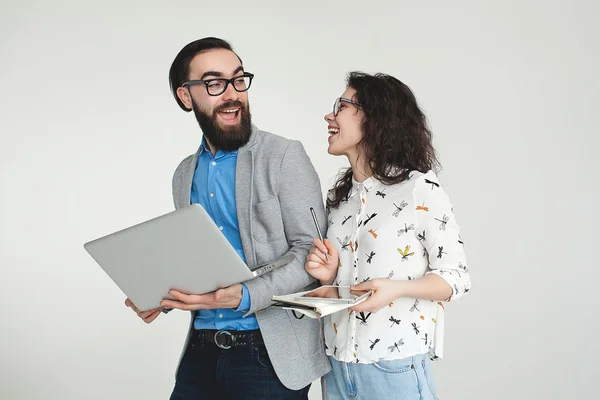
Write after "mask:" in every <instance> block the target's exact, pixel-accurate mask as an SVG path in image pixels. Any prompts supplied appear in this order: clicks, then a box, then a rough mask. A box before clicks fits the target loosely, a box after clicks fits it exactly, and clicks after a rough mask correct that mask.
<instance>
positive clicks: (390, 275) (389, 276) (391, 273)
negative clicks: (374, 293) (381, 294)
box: [387, 270, 394, 279]
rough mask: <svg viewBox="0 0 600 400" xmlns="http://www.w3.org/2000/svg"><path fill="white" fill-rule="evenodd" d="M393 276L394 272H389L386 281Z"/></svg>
mask: <svg viewBox="0 0 600 400" xmlns="http://www.w3.org/2000/svg"><path fill="white" fill-rule="evenodd" d="M393 276H394V270H391V271H390V273H389V274H388V276H387V279H392V277H393Z"/></svg>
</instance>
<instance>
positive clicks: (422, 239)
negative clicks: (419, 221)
mask: <svg viewBox="0 0 600 400" xmlns="http://www.w3.org/2000/svg"><path fill="white" fill-rule="evenodd" d="M417 239H419V241H421V242H425V241H426V240H427V238H426V237H425V231H423V233H417Z"/></svg>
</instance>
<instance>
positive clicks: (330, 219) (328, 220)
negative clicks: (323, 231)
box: [327, 215, 333, 227]
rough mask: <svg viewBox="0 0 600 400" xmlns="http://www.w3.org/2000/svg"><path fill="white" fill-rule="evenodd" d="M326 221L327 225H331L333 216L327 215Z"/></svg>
mask: <svg viewBox="0 0 600 400" xmlns="http://www.w3.org/2000/svg"><path fill="white" fill-rule="evenodd" d="M327 223H328V224H329V226H330V227H331V226H333V217H332V216H331V215H330V216H329V217H327Z"/></svg>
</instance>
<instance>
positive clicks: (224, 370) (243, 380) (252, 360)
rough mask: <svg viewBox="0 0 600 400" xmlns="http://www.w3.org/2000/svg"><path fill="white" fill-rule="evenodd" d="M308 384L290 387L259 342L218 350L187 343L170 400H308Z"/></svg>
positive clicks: (214, 347) (212, 347) (215, 347)
mask: <svg viewBox="0 0 600 400" xmlns="http://www.w3.org/2000/svg"><path fill="white" fill-rule="evenodd" d="M309 389H310V385H308V386H307V387H305V388H303V389H301V390H297V391H294V390H290V389H288V388H286V387H285V386H283V384H282V383H281V382H280V381H279V379H278V378H277V375H275V370H274V369H273V366H272V365H271V361H270V360H269V356H268V355H267V350H266V349H265V347H264V345H262V344H253V345H248V346H244V347H234V348H231V349H228V350H224V349H220V348H218V347H217V346H215V345H214V344H205V345H203V346H200V345H198V344H193V343H190V344H189V345H188V347H187V349H186V350H185V353H184V355H183V358H182V360H181V364H180V365H179V369H178V370H177V379H176V382H175V388H174V389H173V393H172V394H171V398H170V399H171V400H192V399H193V400H200V399H210V400H229V399H232V400H259V399H260V400H265V399H279V400H307V399H308V390H309Z"/></svg>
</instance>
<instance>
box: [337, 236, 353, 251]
mask: <svg viewBox="0 0 600 400" xmlns="http://www.w3.org/2000/svg"><path fill="white" fill-rule="evenodd" d="M336 239H337V241H338V242H339V244H340V246H342V251H348V246H350V236H346V237H345V238H344V241H343V242H342V240H341V239H340V238H339V237H336Z"/></svg>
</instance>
